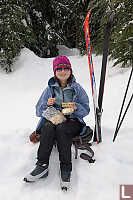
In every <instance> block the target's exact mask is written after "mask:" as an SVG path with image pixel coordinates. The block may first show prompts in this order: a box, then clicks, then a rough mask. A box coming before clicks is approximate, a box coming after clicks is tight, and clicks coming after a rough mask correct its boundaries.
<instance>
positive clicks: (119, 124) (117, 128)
mask: <svg viewBox="0 0 133 200" xmlns="http://www.w3.org/2000/svg"><path fill="white" fill-rule="evenodd" d="M132 74H133V67H132V69H131V73H130V76H129V80H128V84H127V88H126V92H125V95H124V99H123V102H122V106H121V110H120V114H119V118H118V122H117V125H116V129H115V134H114V138H113V142H114V141H115V138H116V136H117V134H118V131H119V129H120V127H121V124H122V122H123V120H124V117H125V115H126V113H127V110H128V108H129V106H130V103H131V101H132V98H133V94H132V96H131V98H130V101H129V103H128V105H127V108H126V110H125V113H124V115H123V117H122V120H121V121H120V119H121V115H122V111H123V107H124V103H125V100H126V96H127V92H128V88H129V84H130V81H131V77H132Z"/></svg>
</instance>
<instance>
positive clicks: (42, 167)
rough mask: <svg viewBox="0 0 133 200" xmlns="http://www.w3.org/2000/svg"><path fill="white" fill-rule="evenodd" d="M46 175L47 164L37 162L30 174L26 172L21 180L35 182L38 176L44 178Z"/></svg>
mask: <svg viewBox="0 0 133 200" xmlns="http://www.w3.org/2000/svg"><path fill="white" fill-rule="evenodd" d="M47 176H48V165H47V164H39V163H37V166H36V167H35V169H34V170H33V171H32V172H31V173H30V174H28V175H27V176H26V177H25V178H24V179H23V180H24V181H25V182H35V181H37V180H39V179H40V178H45V177H47Z"/></svg>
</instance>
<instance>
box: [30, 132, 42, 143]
mask: <svg viewBox="0 0 133 200" xmlns="http://www.w3.org/2000/svg"><path fill="white" fill-rule="evenodd" d="M29 138H30V141H31V142H32V143H34V144H35V143H37V142H39V141H40V134H37V133H36V131H34V132H33V133H32V134H31V135H30V136H29Z"/></svg>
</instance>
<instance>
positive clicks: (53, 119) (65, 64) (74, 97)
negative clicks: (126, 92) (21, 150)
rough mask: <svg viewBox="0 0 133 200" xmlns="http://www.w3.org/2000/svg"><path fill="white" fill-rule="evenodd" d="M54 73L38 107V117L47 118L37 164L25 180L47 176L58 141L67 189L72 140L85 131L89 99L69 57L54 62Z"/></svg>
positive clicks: (63, 180) (63, 179)
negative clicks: (51, 156)
mask: <svg viewBox="0 0 133 200" xmlns="http://www.w3.org/2000/svg"><path fill="white" fill-rule="evenodd" d="M53 71H54V77H52V78H51V79H50V80H49V82H48V87H47V88H46V89H45V90H44V92H43V93H42V95H41V97H40V99H39V101H38V103H37V106H36V114H37V116H38V117H42V118H43V119H45V120H44V122H43V126H42V127H41V137H40V145H39V149H38V152H37V160H38V161H37V163H36V167H35V169H34V170H33V171H32V172H31V173H30V174H29V175H27V176H26V177H25V178H24V181H26V182H34V181H36V180H38V179H40V178H43V177H47V176H48V166H49V157H50V154H51V151H52V148H53V145H54V142H55V141H56V143H57V148H58V152H59V160H60V176H61V181H62V185H64V184H66V185H67V186H68V185H69V183H70V177H71V171H72V161H71V145H72V138H73V137H75V136H77V135H80V134H81V133H82V134H84V132H85V127H86V125H85V122H84V121H83V117H85V116H86V115H88V114H89V111H90V108H89V98H88V96H87V94H86V92H85V90H84V89H83V88H82V87H81V86H80V84H78V83H77V82H76V80H75V78H74V76H73V74H72V68H71V63H70V61H69V59H68V58H67V57H66V56H59V57H56V58H55V59H54V61H53Z"/></svg>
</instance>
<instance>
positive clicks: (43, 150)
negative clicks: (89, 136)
mask: <svg viewBox="0 0 133 200" xmlns="http://www.w3.org/2000/svg"><path fill="white" fill-rule="evenodd" d="M81 128H82V124H81V123H80V122H79V121H78V120H72V119H68V120H67V121H65V122H63V123H62V124H58V125H54V124H53V123H52V122H50V121H45V123H44V125H43V127H42V129H41V137H40V146H39V149H38V153H37V159H38V162H39V163H40V164H44V163H45V164H49V157H50V154H51V151H52V148H53V145H54V143H55V141H56V144H57V148H58V152H59V161H60V168H61V169H62V168H65V169H67V170H69V171H72V162H71V146H72V138H73V137H75V136H77V135H79V134H80V132H81Z"/></svg>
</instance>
